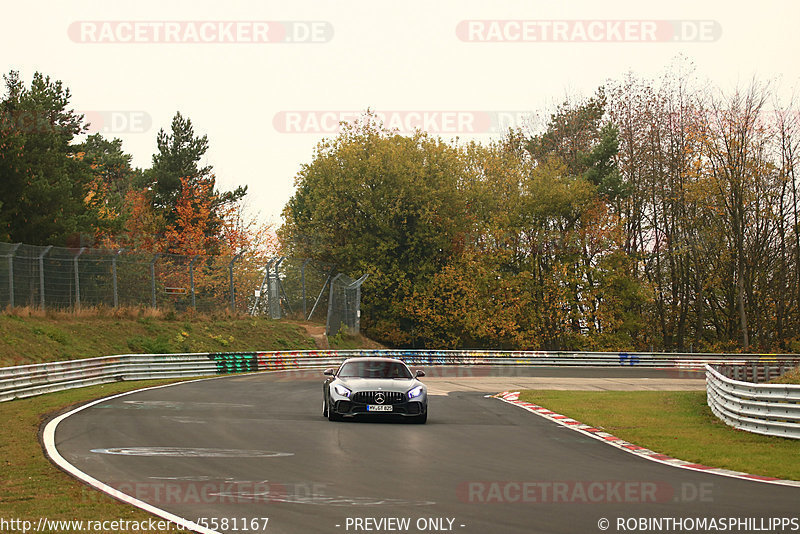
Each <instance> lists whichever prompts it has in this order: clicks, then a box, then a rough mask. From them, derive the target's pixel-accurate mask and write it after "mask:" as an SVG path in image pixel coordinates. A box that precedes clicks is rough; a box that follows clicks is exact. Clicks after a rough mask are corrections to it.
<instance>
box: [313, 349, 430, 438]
mask: <svg viewBox="0 0 800 534" xmlns="http://www.w3.org/2000/svg"><path fill="white" fill-rule="evenodd" d="M324 374H325V376H327V377H328V379H327V380H325V383H324V384H323V385H322V415H323V416H324V417H327V418H328V419H329V420H331V421H340V420H341V419H342V418H343V417H355V416H362V415H363V416H373V415H375V416H376V415H384V416H386V415H394V416H401V417H409V418H412V419H413V420H414V421H415V422H417V423H425V421H427V420H428V388H427V387H425V384H423V383H422V382H420V381H419V380H417V378H418V377H422V376H425V373H424V372H423V371H417V372H416V373H412V372H411V370H410V369H409V368H408V366H407V365H406V364H405V363H403V362H402V361H400V360H395V359H393V358H350V359H347V360H345V361H344V362H343V363H342V365H341V366H340V367H339V370H338V371H337V370H335V369H332V368H331V369H326V370H325V372H324Z"/></svg>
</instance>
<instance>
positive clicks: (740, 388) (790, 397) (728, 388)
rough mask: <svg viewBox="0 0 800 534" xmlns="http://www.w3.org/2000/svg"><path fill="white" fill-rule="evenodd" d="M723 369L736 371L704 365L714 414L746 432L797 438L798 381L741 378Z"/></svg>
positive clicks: (799, 421) (799, 429)
mask: <svg viewBox="0 0 800 534" xmlns="http://www.w3.org/2000/svg"><path fill="white" fill-rule="evenodd" d="M723 372H725V373H726V374H729V375H730V374H735V373H736V372H737V371H734V370H733V369H725V368H724V367H723V366H718V365H706V392H707V396H708V406H709V407H710V408H711V411H712V412H714V415H716V416H717V417H718V418H719V419H721V420H722V421H724V422H725V423H726V424H728V425H730V426H732V427H734V428H738V429H741V430H746V431H748V432H753V433H756V434H766V435H768V436H781V437H785V438H794V439H800V385H792V384H757V383H753V382H743V381H741V380H736V379H733V378H729V377H728V376H725V374H723ZM738 372H742V373H743V372H744V371H738ZM754 374H756V373H754ZM766 374H769V373H768V372H767V373H766Z"/></svg>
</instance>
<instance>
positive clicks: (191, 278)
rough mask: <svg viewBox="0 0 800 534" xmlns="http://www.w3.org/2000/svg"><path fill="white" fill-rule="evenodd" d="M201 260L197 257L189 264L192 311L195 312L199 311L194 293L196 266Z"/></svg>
mask: <svg viewBox="0 0 800 534" xmlns="http://www.w3.org/2000/svg"><path fill="white" fill-rule="evenodd" d="M199 258H200V256H199V255H197V256H195V257H194V258H192V261H191V262H189V287H191V290H192V309H193V310H197V300H196V299H195V293H194V264H195V263H196V262H197V260H198V259H199Z"/></svg>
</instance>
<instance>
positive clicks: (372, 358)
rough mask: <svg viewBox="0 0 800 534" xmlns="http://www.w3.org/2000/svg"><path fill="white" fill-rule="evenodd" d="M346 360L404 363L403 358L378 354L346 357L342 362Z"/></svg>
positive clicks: (346, 361)
mask: <svg viewBox="0 0 800 534" xmlns="http://www.w3.org/2000/svg"><path fill="white" fill-rule="evenodd" d="M348 362H386V363H389V362H391V363H402V364H403V365H405V364H406V363H405V362H404V361H403V360H400V359H397V358H384V357H380V356H357V357H354V358H347V359H346V360H345V361H343V362H342V363H343V364H344V363H348Z"/></svg>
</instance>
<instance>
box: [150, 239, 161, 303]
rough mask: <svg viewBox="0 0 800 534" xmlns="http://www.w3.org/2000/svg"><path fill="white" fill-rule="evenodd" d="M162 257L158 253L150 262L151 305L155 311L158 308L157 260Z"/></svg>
mask: <svg viewBox="0 0 800 534" xmlns="http://www.w3.org/2000/svg"><path fill="white" fill-rule="evenodd" d="M159 256H161V254H160V253H157V254H155V255H154V256H153V259H152V260H150V304H151V306H152V307H153V309H155V308H156V306H157V303H156V260H157V259H158V257H159Z"/></svg>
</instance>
